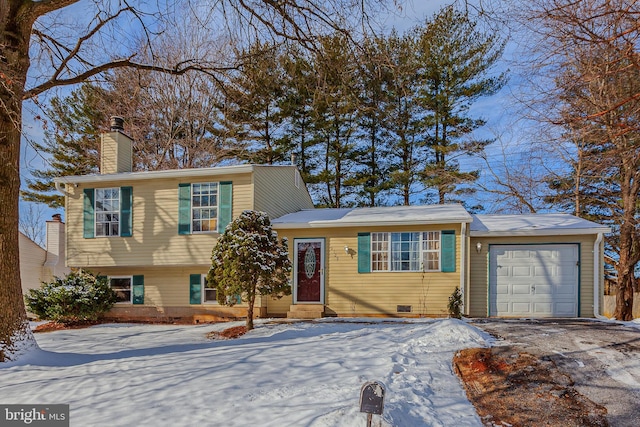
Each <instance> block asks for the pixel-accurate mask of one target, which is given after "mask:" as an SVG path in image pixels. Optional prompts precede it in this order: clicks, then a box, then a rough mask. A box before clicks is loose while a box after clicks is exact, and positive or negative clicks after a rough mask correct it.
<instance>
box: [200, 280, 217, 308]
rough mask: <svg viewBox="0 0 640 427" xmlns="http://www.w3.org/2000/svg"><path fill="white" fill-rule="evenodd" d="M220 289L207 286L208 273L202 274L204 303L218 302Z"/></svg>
mask: <svg viewBox="0 0 640 427" xmlns="http://www.w3.org/2000/svg"><path fill="white" fill-rule="evenodd" d="M217 296H218V291H217V290H216V288H211V287H207V275H206V274H203V275H202V303H203V304H211V303H217V302H218V298H217Z"/></svg>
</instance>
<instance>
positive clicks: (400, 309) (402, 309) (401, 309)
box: [397, 305, 411, 313]
mask: <svg viewBox="0 0 640 427" xmlns="http://www.w3.org/2000/svg"><path fill="white" fill-rule="evenodd" d="M397 311H398V313H411V306H410V305H399V306H398V309H397Z"/></svg>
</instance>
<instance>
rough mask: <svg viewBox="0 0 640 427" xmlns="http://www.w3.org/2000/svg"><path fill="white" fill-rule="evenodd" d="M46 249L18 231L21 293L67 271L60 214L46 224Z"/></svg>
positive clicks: (62, 224) (62, 223)
mask: <svg viewBox="0 0 640 427" xmlns="http://www.w3.org/2000/svg"><path fill="white" fill-rule="evenodd" d="M46 227H47V228H46V249H43V248H42V247H41V246H40V245H38V244H37V243H35V242H34V241H33V240H31V239H29V238H28V237H27V236H25V235H24V234H22V233H19V241H18V243H19V247H20V278H21V280H22V293H23V295H24V294H26V293H27V291H28V290H29V289H35V288H39V287H40V285H41V284H42V282H48V281H50V280H52V279H53V278H54V276H58V277H60V276H64V275H65V274H67V273H68V272H69V271H71V270H70V269H69V268H68V267H65V246H64V245H65V229H64V222H62V220H61V218H60V215H59V214H55V215H53V217H52V219H51V220H49V221H47V224H46Z"/></svg>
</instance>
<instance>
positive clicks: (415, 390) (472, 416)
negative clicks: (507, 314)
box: [0, 319, 491, 427]
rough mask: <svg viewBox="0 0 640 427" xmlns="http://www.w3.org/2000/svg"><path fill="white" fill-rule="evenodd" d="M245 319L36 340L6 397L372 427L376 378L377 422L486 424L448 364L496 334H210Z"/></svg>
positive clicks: (108, 328)
mask: <svg viewBox="0 0 640 427" xmlns="http://www.w3.org/2000/svg"><path fill="white" fill-rule="evenodd" d="M241 324H242V323H240V322H235V323H225V324H215V325H198V326H188V325H187V326H185V325H132V324H107V325H100V326H94V327H91V328H87V329H76V330H66V331H57V332H50V333H41V334H36V338H37V341H38V344H39V346H40V350H35V351H33V352H31V353H30V354H28V355H26V356H23V357H22V358H21V359H19V360H18V361H17V362H11V363H9V364H3V365H0V402H1V403H3V404H10V403H23V404H54V403H68V404H70V409H71V426H155V425H170V426H251V425H255V426H258V425H259V426H277V427H283V426H340V427H345V426H364V425H366V415H365V414H361V413H360V412H359V397H360V388H361V386H362V385H363V384H364V383H365V382H366V381H369V380H377V381H381V382H382V383H383V384H384V385H385V386H386V397H385V407H384V415H383V419H382V421H381V423H380V421H379V420H380V418H377V417H376V416H374V425H383V426H398V427H411V426H480V425H481V423H480V419H479V418H478V416H477V414H476V412H475V410H474V408H473V406H472V405H471V404H470V403H469V401H468V400H467V398H466V396H465V393H464V390H463V389H462V386H461V383H460V381H459V380H458V378H457V377H456V375H455V374H454V373H453V371H452V366H451V359H452V357H453V354H454V352H455V351H456V350H458V349H462V348H466V347H478V346H487V345H488V344H489V341H490V339H491V338H490V337H489V335H487V334H485V333H484V332H481V331H479V330H478V329H476V328H474V327H472V326H469V325H467V324H465V323H464V322H461V321H457V320H453V319H446V320H418V321H413V322H408V323H407V322H400V321H384V322H383V321H374V322H371V321H369V320H362V319H360V320H358V319H354V320H350V321H336V320H328V319H324V320H321V321H315V322H298V323H287V324H271V323H266V322H259V323H258V324H257V328H256V329H255V330H253V331H251V332H250V333H248V334H247V335H244V336H243V337H241V338H239V339H235V340H217V341H211V340H208V339H207V338H206V337H205V335H206V333H208V332H210V331H213V330H222V329H225V328H228V327H231V326H237V325H241ZM378 423H380V424H378Z"/></svg>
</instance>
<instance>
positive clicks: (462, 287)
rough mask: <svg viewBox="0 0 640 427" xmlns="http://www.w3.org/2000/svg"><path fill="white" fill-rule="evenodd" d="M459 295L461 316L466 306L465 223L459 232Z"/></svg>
mask: <svg viewBox="0 0 640 427" xmlns="http://www.w3.org/2000/svg"><path fill="white" fill-rule="evenodd" d="M460 234H461V236H460V252H461V254H460V293H461V294H462V314H463V315H464V314H467V313H465V308H466V306H467V304H466V301H465V292H464V291H465V285H466V282H467V281H466V278H467V223H466V222H463V223H462V229H461V231H460Z"/></svg>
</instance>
